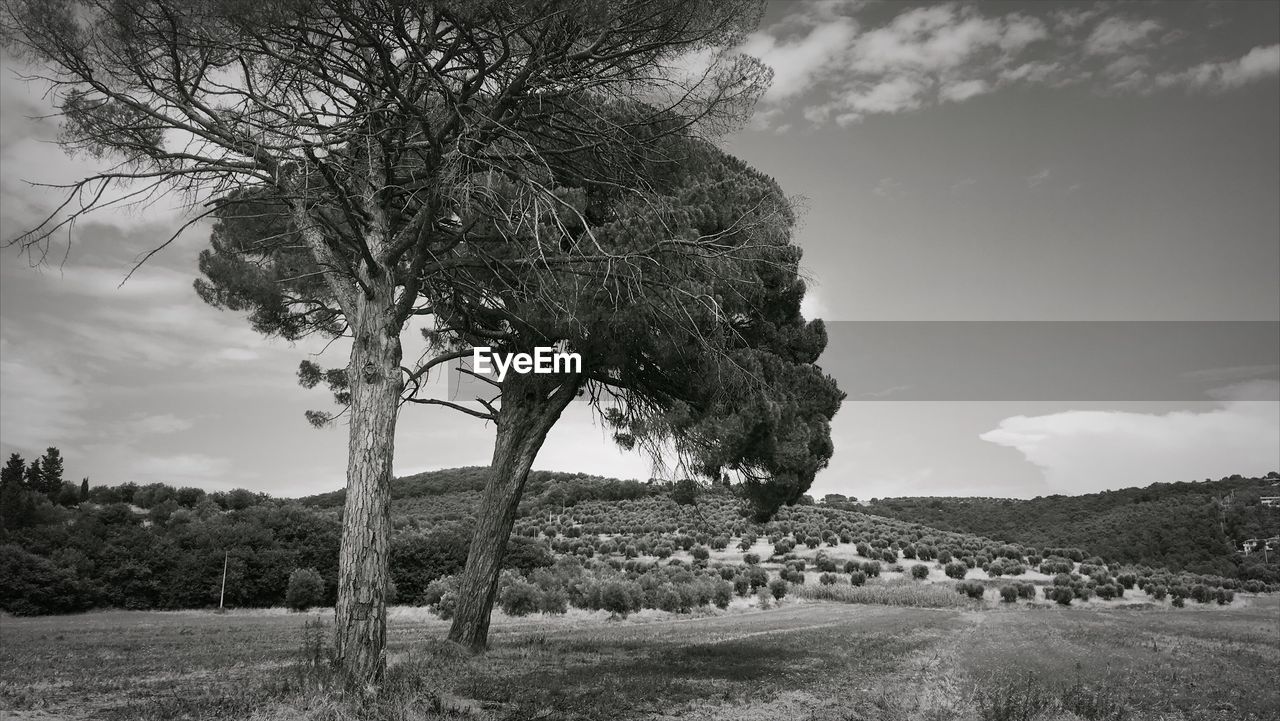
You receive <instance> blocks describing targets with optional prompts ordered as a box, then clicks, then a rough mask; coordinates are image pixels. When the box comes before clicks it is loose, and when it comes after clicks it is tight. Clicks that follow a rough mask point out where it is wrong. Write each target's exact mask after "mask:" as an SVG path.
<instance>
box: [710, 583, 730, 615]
mask: <svg viewBox="0 0 1280 721" xmlns="http://www.w3.org/2000/svg"><path fill="white" fill-rule="evenodd" d="M732 600H733V584H732V583H729V582H728V581H720V582H719V583H717V584H715V587H714V588H713V589H712V591H711V602H712V603H714V604H715V605H716V608H720V609H725V608H728V607H729V602H730V601H732Z"/></svg>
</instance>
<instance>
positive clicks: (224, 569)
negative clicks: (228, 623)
mask: <svg viewBox="0 0 1280 721" xmlns="http://www.w3.org/2000/svg"><path fill="white" fill-rule="evenodd" d="M230 555H231V554H230V552H228V551H223V552H222V591H220V592H219V593H218V613H222V612H223V611H224V610H226V609H224V608H223V607H222V602H223V600H224V599H226V597H227V558H229V557H230Z"/></svg>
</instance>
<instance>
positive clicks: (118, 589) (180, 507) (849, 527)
mask: <svg viewBox="0 0 1280 721" xmlns="http://www.w3.org/2000/svg"><path fill="white" fill-rule="evenodd" d="M485 475H486V469H484V468H461V469H452V470H444V471H435V472H431V473H423V474H418V475H414V476H409V477H405V478H400V479H397V480H396V481H394V483H393V486H392V496H393V499H394V500H393V502H392V514H393V519H392V520H393V525H394V533H393V535H392V539H391V557H390V564H391V569H390V570H391V578H392V581H393V582H394V583H393V588H392V589H391V595H392V597H393V598H398V599H399V601H400V602H401V603H412V604H418V605H426V606H428V607H429V608H431V609H432V610H434V611H436V612H437V613H440V614H441V615H447V614H448V613H449V610H448V602H449V599H450V598H456V583H457V574H458V573H460V572H461V570H462V568H463V565H464V564H465V561H466V557H467V551H468V546H469V544H470V539H471V527H472V523H473V519H474V516H475V512H476V509H477V507H478V503H479V500H480V493H481V491H480V489H481V488H482V487H483V483H484V479H485ZM1223 484H1225V485H1226V486H1227V487H1228V492H1229V493H1230V491H1234V494H1233V495H1229V496H1228V498H1229V499H1230V501H1229V502H1227V503H1226V504H1225V505H1224V506H1223V508H1224V511H1223V514H1222V518H1223V519H1224V520H1223V527H1224V528H1227V529H1230V530H1231V531H1233V532H1241V531H1242V530H1244V529H1262V530H1264V531H1265V530H1267V529H1269V528H1271V526H1269V525H1267V524H1268V523H1270V522H1271V521H1272V517H1271V516H1270V515H1267V514H1271V513H1273V511H1271V510H1266V511H1262V510H1261V509H1260V508H1259V507H1258V504H1257V503H1256V499H1257V497H1258V488H1259V486H1258V484H1256V483H1255V484H1252V485H1250V484H1248V483H1245V482H1243V481H1239V480H1231V479H1228V481H1224V482H1223ZM1263 487H1264V486H1263ZM1172 488H1175V490H1176V484H1175V486H1174V487H1172ZM1220 488H1222V485H1219V486H1215V487H1213V489H1220ZM1125 493H1127V494H1129V495H1130V496H1131V497H1132V498H1136V499H1137V500H1136V501H1131V502H1130V503H1129V504H1128V505H1120V504H1114V507H1113V508H1103V507H1098V506H1096V505H1095V506H1089V505H1087V504H1088V503H1093V504H1098V503H1100V501H1098V499H1096V498H1092V497H1084V498H1082V499H1074V500H1073V499H1040V502H1036V501H1027V502H1010V501H1004V500H998V499H996V500H993V499H977V500H975V499H967V500H964V501H960V500H959V499H918V500H915V499H913V500H910V501H905V502H903V501H899V502H896V503H897V505H895V501H886V502H881V503H878V504H876V508H877V509H878V510H879V511H881V513H880V514H872V513H866V512H864V510H863V509H862V508H861V507H857V506H849V505H848V504H839V503H836V504H834V505H827V504H815V503H812V502H807V503H801V504H799V505H796V506H793V507H789V508H783V509H781V510H780V511H779V512H778V514H777V515H776V516H775V518H774V519H773V520H771V521H769V522H768V523H764V524H759V523H755V522H753V521H752V520H751V519H750V518H749V513H746V512H745V509H744V507H743V505H742V503H741V501H740V499H739V498H738V496H737V494H736V491H735V490H734V489H732V488H728V487H724V486H714V487H710V488H702V487H699V486H698V485H697V484H695V483H692V482H680V483H676V484H664V483H659V482H641V481H621V480H616V479H609V478H601V477H598V476H590V475H585V474H578V473H557V472H550V471H539V472H535V473H534V474H532V475H531V477H530V479H529V483H528V486H527V488H526V493H525V497H524V499H523V501H522V503H521V505H520V510H519V515H518V518H517V520H516V524H515V528H514V533H513V535H512V538H511V540H510V541H509V542H508V547H507V554H506V559H505V565H506V566H507V568H509V569H510V572H509V573H504V576H503V581H502V585H501V589H502V590H501V597H500V602H501V604H502V606H503V608H504V609H508V610H510V611H511V612H512V613H517V615H518V614H519V613H527V612H529V611H530V609H537V610H544V611H546V612H562V611H563V609H564V608H566V607H568V606H576V607H581V608H585V609H600V608H609V607H610V604H614V605H613V608H614V609H615V610H616V611H617V612H620V613H623V614H625V613H627V612H629V611H633V610H639V609H642V608H657V609H660V610H688V609H692V608H697V607H700V606H704V605H707V604H710V603H713V602H714V603H716V604H717V605H720V604H727V603H729V602H730V600H731V598H733V597H749V596H751V595H754V594H757V593H759V592H761V591H762V589H764V587H765V586H766V585H767V586H768V587H769V588H768V592H770V593H775V594H786V593H787V592H788V591H787V588H788V587H789V585H796V586H798V588H796V590H795V592H796V593H797V594H800V595H806V596H810V597H815V598H826V597H828V596H829V595H830V594H832V593H834V594H836V595H837V596H842V597H859V598H860V597H861V596H859V595H858V594H862V593H864V591H862V590H857V589H855V588H854V587H857V586H861V585H862V584H864V583H865V584H868V586H867V588H868V589H872V586H874V589H873V590H870V591H865V592H866V593H874V594H889V595H890V596H892V597H894V598H899V597H900V598H899V600H903V601H906V602H910V603H928V604H942V605H944V606H945V605H950V604H954V603H956V602H957V601H958V600H959V598H958V597H957V595H956V594H955V591H956V590H962V591H964V592H966V593H969V592H973V593H976V594H977V596H975V597H980V596H981V595H982V594H983V593H984V592H985V591H988V590H992V591H994V590H995V589H994V588H992V587H991V586H990V585H988V584H1000V583H1005V584H1006V585H1007V588H1001V589H1000V590H1001V591H1002V592H1003V591H1010V592H1011V593H1021V592H1029V593H1030V594H1031V595H1033V596H1036V595H1037V594H1038V596H1037V597H1039V598H1041V599H1042V600H1043V601H1044V602H1049V599H1050V596H1051V595H1053V600H1054V601H1056V602H1059V603H1061V602H1064V601H1065V602H1068V603H1069V602H1070V600H1071V599H1072V598H1075V599H1080V600H1083V601H1088V600H1089V599H1090V598H1092V597H1093V596H1094V595H1095V594H1096V596H1097V597H1098V598H1101V599H1105V600H1109V599H1113V598H1118V597H1122V596H1124V593H1125V592H1126V591H1130V590H1133V589H1134V588H1136V589H1138V591H1143V592H1145V591H1144V589H1149V590H1151V595H1149V596H1144V597H1143V598H1148V599H1149V600H1155V601H1160V602H1163V597H1164V596H1163V594H1164V593H1165V592H1166V591H1167V593H1168V594H1169V596H1170V602H1172V601H1177V602H1179V603H1180V602H1181V599H1182V598H1183V597H1191V598H1194V599H1195V600H1197V601H1200V602H1202V603H1206V602H1209V601H1210V600H1212V599H1215V598H1216V599H1217V600H1218V602H1220V603H1229V602H1230V600H1229V599H1230V596H1229V594H1230V593H1231V592H1232V591H1234V590H1244V591H1250V592H1256V591H1261V590H1267V589H1269V588H1274V587H1276V586H1277V584H1280V564H1278V563H1275V561H1276V559H1274V558H1272V559H1271V560H1272V563H1270V564H1266V565H1264V564H1262V563H1261V559H1259V558H1258V554H1256V553H1255V554H1254V555H1253V556H1251V557H1249V559H1247V561H1246V562H1245V563H1238V562H1237V561H1238V559H1237V558H1236V557H1234V556H1232V555H1231V554H1230V549H1229V548H1225V547H1224V548H1219V549H1216V553H1217V554H1218V555H1217V556H1213V555H1205V556H1203V557H1204V558H1207V559H1208V561H1205V562H1204V563H1202V564H1200V566H1199V567H1195V566H1190V565H1188V564H1186V563H1183V564H1182V567H1183V568H1184V569H1190V570H1193V571H1194V573H1177V572H1176V570H1175V572H1173V573H1170V572H1169V571H1168V570H1164V569H1165V568H1167V567H1165V566H1163V564H1162V563H1160V562H1159V560H1160V559H1168V562H1169V563H1171V564H1172V563H1174V562H1181V560H1182V559H1183V558H1184V557H1190V556H1191V554H1193V553H1197V552H1199V547H1197V546H1196V545H1195V543H1194V541H1195V540H1196V539H1199V538H1201V537H1202V536H1205V535H1206V534H1208V531H1205V530H1204V529H1202V528H1201V525H1203V523H1202V524H1201V525H1196V523H1193V522H1192V520H1189V519H1193V518H1195V517H1196V516H1195V514H1197V513H1199V514H1200V516H1203V515H1204V514H1203V509H1200V508H1199V506H1198V505H1197V504H1199V503H1201V502H1200V501H1199V500H1197V494H1196V493H1187V492H1179V493H1174V492H1172V491H1169V490H1168V489H1165V488H1163V487H1161V488H1153V489H1134V490H1133V491H1127V492H1123V493H1122V494H1121V495H1122V496H1123V494H1125ZM1144 494H1145V495H1144ZM1046 500H1047V501H1050V502H1053V501H1057V502H1059V505H1058V506H1057V507H1056V508H1057V510H1056V511H1055V512H1057V513H1062V514H1066V515H1065V517H1066V518H1068V519H1069V524H1074V526H1075V528H1074V530H1077V531H1079V530H1080V529H1084V531H1083V532H1080V533H1077V534H1076V535H1074V536H1061V537H1062V538H1065V539H1067V540H1068V541H1069V542H1066V543H1062V542H1059V543H1054V542H1052V539H1053V538H1054V536H1052V535H1050V533H1049V531H1050V530H1052V527H1051V525H1050V524H1048V522H1047V521H1046V519H1051V518H1052V516H1051V515H1050V514H1049V513H1047V512H1043V509H1044V508H1045V505H1044V504H1043V501H1046ZM34 501H38V502H33V503H34V505H31V508H30V509H29V512H27V511H24V512H23V513H21V514H19V515H18V516H15V518H14V519H13V520H14V521H15V522H14V523H11V524H9V525H7V526H5V527H2V528H0V608H2V609H4V610H7V611H9V612H11V613H15V614H22V615H35V614H42V613H59V612H72V611H82V610H87V609H91V608H133V609H178V608H200V607H208V606H210V605H217V603H218V601H219V599H220V598H223V594H222V590H221V580H222V575H223V569H224V564H225V567H226V571H227V583H226V592H225V602H226V603H227V605H229V606H233V607H241V608H244V607H262V606H274V605H280V604H282V603H283V602H284V599H285V592H286V587H287V586H288V585H289V581H290V577H291V575H292V574H293V573H294V572H295V571H299V570H307V569H310V570H313V571H314V572H315V575H317V576H319V579H320V581H322V582H323V583H322V588H320V589H319V590H318V593H319V597H318V598H317V601H318V602H320V603H332V599H333V596H334V593H335V589H336V582H337V556H338V542H339V538H340V535H341V529H340V520H339V518H340V513H341V508H342V502H343V494H342V493H341V492H335V493H327V494H322V495H318V496H311V497H308V498H303V499H277V498H271V497H269V496H266V495H264V494H256V493H251V492H249V491H245V490H236V491H230V492H215V493H205V492H204V491H201V490H199V489H175V488H173V487H171V486H166V485H164V484H150V485H147V486H137V485H135V484H123V485H121V486H114V487H99V488H94V489H92V490H91V491H90V492H89V493H88V495H87V497H86V498H85V499H84V500H82V501H80V502H78V503H76V504H75V505H53V504H51V503H50V502H49V501H48V500H47V498H44V497H43V496H40V497H39V498H35V499H34ZM1069 503H1077V505H1076V506H1069V505H1068V504H1069ZM1151 507H1158V508H1163V509H1166V511H1165V512H1166V517H1165V518H1164V519H1163V520H1162V521H1161V525H1159V526H1156V525H1155V524H1154V523H1153V522H1151V521H1150V520H1149V519H1150V516H1151V511H1150V508H1151ZM917 508H923V509H927V510H928V511H929V512H930V513H931V514H933V515H930V516H929V517H928V520H929V521H930V522H932V523H936V524H937V525H938V526H946V527H944V528H937V527H933V526H931V525H927V524H925V523H918V522H916V521H915V520H914V519H913V518H899V517H889V516H888V515H885V512H887V511H888V510H896V512H898V513H901V514H902V515H904V516H907V515H910V514H911V513H912V512H913V511H914V510H915V509H917ZM948 508H952V509H960V510H962V511H965V513H960V512H953V515H948V513H947V509H948ZM1090 508H1093V509H1094V510H1092V511H1090V510H1089V509H1090ZM855 509H857V510H855ZM1025 509H1031V510H1033V511H1041V515H1039V516H1032V515H1031V514H1030V513H1026V514H1022V511H1023V510H1025ZM1122 511H1123V512H1122ZM1124 512H1127V513H1128V515H1126V513H1124ZM1090 513H1093V514H1094V515H1095V516H1096V517H1090V515H1089V514H1090ZM1144 514H1145V515H1144ZM918 515H920V516H925V515H926V514H925V513H923V512H922V513H919V514H918ZM992 519H998V520H999V521H1000V522H1001V523H1004V524H1008V525H997V524H995V523H994V522H992ZM1011 519H1017V520H1018V521H1019V522H1020V523H1024V524H1032V525H1034V523H1036V522H1037V519H1038V520H1040V521H1041V522H1045V523H1046V526H1048V527H1049V528H1048V529H1047V530H1044V531H1043V535H1042V536H1040V537H1038V538H1040V539H1050V540H1049V542H1045V541H1043V540H1041V541H1040V542H1035V543H1027V542H1025V541H1022V540H1020V539H1018V538H1017V537H1016V536H1015V535H1014V534H1016V533H1017V532H1018V531H1019V530H1020V529H1022V528H1023V527H1024V526H1019V525H1018V524H1017V523H1010V521H1011ZM1135 519H1136V520H1135ZM966 520H968V521H969V522H970V523H971V524H972V526H973V527H975V528H976V527H977V526H978V524H979V522H980V521H985V522H987V526H986V529H987V533H985V534H980V533H978V532H975V531H972V530H968V529H963V528H962V525H963V522H964V521H966ZM1143 523H1145V524H1146V525H1145V526H1144V525H1141V524H1143ZM998 534H1008V535H1009V537H1008V538H999V536H998ZM1179 534H1181V535H1179ZM1210 538H1211V536H1210ZM1076 539H1079V540H1078V542H1076ZM1158 543H1163V544H1164V546H1163V547H1164V548H1165V549H1166V550H1167V552H1166V554H1165V555H1164V556H1159V557H1157V556H1142V555H1141V554H1140V553H1139V551H1142V550H1143V549H1146V548H1148V547H1149V544H1158ZM1219 543H1220V544H1221V541H1219ZM1169 549H1171V550H1169ZM1210 550H1211V551H1215V549H1210ZM1178 554H1181V555H1178ZM1196 558H1200V556H1197V557H1196ZM1132 559H1139V562H1137V563H1135V562H1133V560H1132ZM1143 559H1157V562H1155V563H1152V562H1151V561H1150V560H1143ZM1215 560H1216V561H1218V562H1217V563H1213V561H1215ZM1198 568H1207V569H1209V570H1210V571H1214V570H1216V569H1219V568H1221V569H1225V570H1227V571H1229V572H1230V575H1228V574H1227V573H1214V572H1203V571H1200V570H1198ZM877 577H878V578H877ZM911 577H914V578H917V579H919V580H922V581H928V582H929V583H928V584H925V586H921V587H919V588H917V587H913V586H912V585H911V584H910V583H908V585H906V586H895V585H893V584H895V583H899V582H901V581H909V580H910V578H911ZM1001 577H1004V580H1002V579H1001ZM953 579H954V580H959V581H964V582H965V583H962V584H960V587H959V588H953V587H952V586H953V585H954V581H953ZM873 581H874V583H873ZM886 583H887V584H889V585H887V586H886V585H885V584H886ZM966 584H967V585H966ZM975 584H976V585H975ZM1010 584H1011V585H1010ZM1060 586H1061V588H1059V587H1060ZM824 589H827V590H824ZM921 589H924V590H921ZM1135 593H1137V591H1135ZM850 594H852V596H850ZM894 594H897V595H894ZM921 594H923V595H921ZM1054 594H1056V595H1054ZM1062 594H1066V595H1065V597H1063V598H1062V599H1061V600H1059V599H1058V596H1060V595H1062ZM442 604H444V605H442Z"/></svg>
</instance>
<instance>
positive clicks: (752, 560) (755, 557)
mask: <svg viewBox="0 0 1280 721" xmlns="http://www.w3.org/2000/svg"><path fill="white" fill-rule="evenodd" d="M742 562H743V563H745V564H747V565H748V566H754V565H756V564H757V563H759V562H760V555H759V554H757V553H748V554H747V555H745V556H743V557H742Z"/></svg>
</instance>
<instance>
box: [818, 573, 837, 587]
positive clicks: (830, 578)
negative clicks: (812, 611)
mask: <svg viewBox="0 0 1280 721" xmlns="http://www.w3.org/2000/svg"><path fill="white" fill-rule="evenodd" d="M835 582H836V574H834V573H824V574H822V575H821V576H818V583H821V584H822V585H824V586H831V585H834V584H835Z"/></svg>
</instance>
